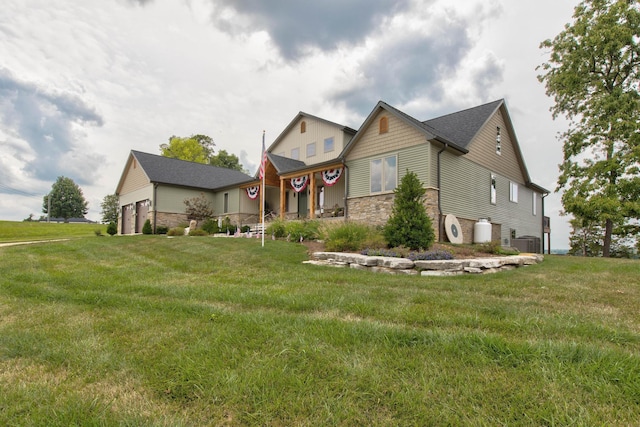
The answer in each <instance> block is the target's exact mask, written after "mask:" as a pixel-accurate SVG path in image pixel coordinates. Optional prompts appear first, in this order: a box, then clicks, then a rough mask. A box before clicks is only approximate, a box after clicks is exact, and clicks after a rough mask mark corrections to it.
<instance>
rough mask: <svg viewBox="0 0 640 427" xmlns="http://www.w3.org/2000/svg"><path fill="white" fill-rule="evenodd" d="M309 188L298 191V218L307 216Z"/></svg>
mask: <svg viewBox="0 0 640 427" xmlns="http://www.w3.org/2000/svg"><path fill="white" fill-rule="evenodd" d="M307 199H308V198H307V190H303V191H301V192H299V193H298V218H306V217H307V210H308V209H307Z"/></svg>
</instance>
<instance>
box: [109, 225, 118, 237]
mask: <svg viewBox="0 0 640 427" xmlns="http://www.w3.org/2000/svg"><path fill="white" fill-rule="evenodd" d="M107 234H108V235H110V236H113V235H114V234H118V226H117V225H116V223H115V222H110V223H109V225H107Z"/></svg>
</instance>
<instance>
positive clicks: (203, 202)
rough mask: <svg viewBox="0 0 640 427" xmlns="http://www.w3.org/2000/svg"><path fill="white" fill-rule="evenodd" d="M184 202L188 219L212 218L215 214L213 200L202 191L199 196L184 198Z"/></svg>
mask: <svg viewBox="0 0 640 427" xmlns="http://www.w3.org/2000/svg"><path fill="white" fill-rule="evenodd" d="M184 204H185V212H186V214H187V218H188V219H195V220H196V221H200V220H203V219H207V218H211V217H212V216H213V214H214V212H213V207H212V206H211V202H210V201H209V200H208V199H207V198H206V197H205V195H204V193H200V196H198V197H192V198H190V199H184Z"/></svg>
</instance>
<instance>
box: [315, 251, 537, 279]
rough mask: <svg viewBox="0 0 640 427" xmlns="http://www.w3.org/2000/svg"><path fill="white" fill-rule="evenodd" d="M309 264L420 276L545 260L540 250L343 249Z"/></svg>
mask: <svg viewBox="0 0 640 427" xmlns="http://www.w3.org/2000/svg"><path fill="white" fill-rule="evenodd" d="M312 258H313V260H311V261H306V262H305V263H307V264H315V265H328V266H332V267H345V268H347V267H348V268H355V269H358V270H368V271H371V272H374V273H388V274H409V275H418V274H419V275H421V276H456V275H461V274H488V273H497V272H500V271H507V270H513V269H515V268H518V267H524V266H528V265H533V264H539V263H541V262H542V261H543V260H544V256H543V255H540V254H532V255H529V254H527V255H514V256H503V257H492V258H475V259H459V260H455V259H454V260H436V261H411V260H410V259H406V258H394V257H382V256H368V255H359V254H352V253H344V252H315V253H314V254H313V255H312Z"/></svg>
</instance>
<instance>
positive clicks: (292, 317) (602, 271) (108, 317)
mask: <svg viewBox="0 0 640 427" xmlns="http://www.w3.org/2000/svg"><path fill="white" fill-rule="evenodd" d="M13 224H17V225H20V226H22V227H24V229H29V228H28V227H26V226H28V225H35V224H26V223H22V222H17V223H13ZM52 225H53V224H52ZM64 225H65V224H56V226H57V227H58V228H60V229H62V228H65V227H61V226H64ZM75 226H76V225H70V226H69V227H66V230H70V231H73V230H72V229H73V228H74V227H75ZM78 226H80V225H78ZM93 227H95V225H93V226H92V227H89V228H88V230H89V234H90V236H89V237H91V238H84V239H72V240H70V241H66V242H50V243H47V244H42V245H23V246H16V247H10V248H2V249H0V251H1V252H2V253H1V256H0V302H1V303H2V305H1V307H2V308H1V313H2V316H1V318H2V321H1V322H0V332H1V333H0V349H1V350H0V354H1V356H0V359H1V360H2V362H1V363H2V369H3V370H2V374H1V375H0V383H1V388H2V393H0V407H1V408H2V410H0V425H12V426H13V425H18V426H21V425H55V426H61V425H65V426H66V425H105V426H108V425H114V426H115V425H124V426H127V425H131V426H133V425H140V426H144V425H148V426H152V425H174V426H191V425H198V426H200V425H238V426H245V425H246V426H256V425H283V426H289V425H302V426H312V425H344V426H359V425H367V426H369V425H370V426H388V425H401V426H404V425H416V426H429V425H479V426H483V425H508V426H523V425H527V426H528V425H535V426H537V425H541V426H544V425H575V426H589V425H596V426H600V425H603V426H607V425H609V426H623V425H624V426H626V425H637V423H638V422H637V420H638V390H640V383H639V381H640V378H639V377H638V375H637V373H638V372H640V339H639V337H638V331H639V330H640V317H639V316H638V307H639V306H640V287H639V286H638V283H637V282H638V281H637V277H638V262H637V261H630V260H619V259H602V258H598V259H595V258H577V257H566V256H548V257H545V261H544V262H543V263H542V264H540V265H536V266H531V267H527V268H521V269H517V270H514V271H509V272H505V273H500V274H493V275H469V276H466V277H462V276H458V277H441V278H430V277H420V276H392V275H382V274H371V273H367V272H363V271H358V270H354V269H334V268H325V267H316V266H312V265H305V264H302V261H303V260H305V259H306V248H305V247H303V246H301V245H291V244H286V243H285V242H282V241H269V242H268V243H267V244H266V245H265V247H264V248H262V247H260V245H259V243H258V242H256V240H255V239H207V238H201V239H186V238H184V239H160V238H155V237H154V236H138V237H136V238H117V239H116V238H114V239H96V238H93V237H92V233H91V230H92V228H93ZM212 254H219V256H217V255H216V257H215V259H212ZM132 260H134V261H135V262H132ZM105 273H108V274H105ZM212 402H214V403H215V404H212Z"/></svg>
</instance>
